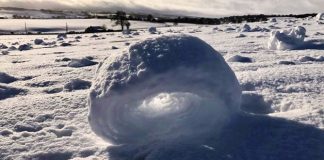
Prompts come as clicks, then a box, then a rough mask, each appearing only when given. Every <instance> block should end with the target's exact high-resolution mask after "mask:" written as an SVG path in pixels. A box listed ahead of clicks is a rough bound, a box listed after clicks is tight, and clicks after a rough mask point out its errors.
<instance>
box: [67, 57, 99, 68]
mask: <svg viewBox="0 0 324 160" xmlns="http://www.w3.org/2000/svg"><path fill="white" fill-rule="evenodd" d="M96 64H98V63H97V62H94V61H91V60H90V59H88V58H82V59H72V60H71V62H69V63H68V66H69V67H73V68H80V67H86V66H93V65H96Z"/></svg>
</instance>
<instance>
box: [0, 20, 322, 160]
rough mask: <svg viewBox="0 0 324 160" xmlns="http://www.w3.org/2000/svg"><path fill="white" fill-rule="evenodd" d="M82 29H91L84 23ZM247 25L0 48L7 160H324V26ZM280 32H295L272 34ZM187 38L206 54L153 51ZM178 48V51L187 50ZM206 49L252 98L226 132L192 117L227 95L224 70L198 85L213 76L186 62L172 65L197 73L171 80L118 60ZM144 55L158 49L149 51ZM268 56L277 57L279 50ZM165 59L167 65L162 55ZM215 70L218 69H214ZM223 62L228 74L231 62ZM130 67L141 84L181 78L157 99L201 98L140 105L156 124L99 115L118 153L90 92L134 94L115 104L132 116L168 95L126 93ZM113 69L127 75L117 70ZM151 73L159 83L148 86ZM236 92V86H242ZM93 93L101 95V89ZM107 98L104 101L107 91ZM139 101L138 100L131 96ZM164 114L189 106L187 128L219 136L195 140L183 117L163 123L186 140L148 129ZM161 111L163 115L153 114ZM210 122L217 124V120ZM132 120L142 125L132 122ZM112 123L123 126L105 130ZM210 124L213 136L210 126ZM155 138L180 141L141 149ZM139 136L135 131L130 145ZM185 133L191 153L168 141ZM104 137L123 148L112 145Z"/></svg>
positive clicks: (26, 41)
mask: <svg viewBox="0 0 324 160" xmlns="http://www.w3.org/2000/svg"><path fill="white" fill-rule="evenodd" d="M79 23H82V20H80V22H79ZM247 25H249V26H247ZM247 25H244V24H225V25H219V26H205V25H185V26H182V25H181V24H180V25H179V26H174V27H164V26H156V27H157V31H156V32H154V33H151V32H149V28H150V27H151V26H154V25H153V24H149V23H146V24H145V25H144V27H145V28H146V29H142V30H138V31H137V32H133V33H131V34H127V35H124V34H121V33H108V34H107V33H101V34H95V35H93V34H83V35H67V38H65V35H61V36H59V37H57V36H54V35H29V36H17V35H13V36H0V53H1V54H0V115H1V119H0V159H4V160H11V159H39V160H51V159H55V160H57V159H59V160H68V159H75V160H77V159H78V160H79V159H87V160H90V159H112V160H117V159H125V160H126V159H145V160H157V159H177V160H178V159H179V160H180V159H181V160H188V159H195V160H196V159H205V160H206V159H228V160H231V159H234V160H248V159H265V160H272V159H276V160H277V159H285V160H288V159H294V160H309V159H312V160H321V159H323V157H324V143H323V142H324V130H323V129H324V106H323V104H324V70H323V68H324V58H323V56H324V25H323V23H322V22H320V21H316V20H315V19H291V18H281V19H277V20H276V21H269V22H263V23H248V24H247ZM297 26H302V27H303V28H305V30H306V34H305V35H304V36H305V37H303V38H304V39H303V40H301V41H298V43H294V42H295V41H294V39H296V38H298V37H300V36H303V34H302V33H301V32H297V31H296V29H295V30H294V28H295V27H297ZM280 30H285V31H281V32H277V33H275V32H271V31H280ZM181 34H186V35H190V37H191V36H193V37H198V38H199V39H201V40H202V42H200V40H195V41H194V42H195V43H193V44H191V45H192V46H191V45H187V42H184V41H182V40H180V41H179V45H180V46H181V43H184V44H186V45H184V46H187V48H190V49H189V50H185V49H186V47H185V48H184V49H183V50H182V49H178V50H177V49H172V47H171V49H170V48H169V47H170V46H172V45H171V44H169V43H165V44H164V42H163V43H161V45H160V43H155V42H154V39H153V40H152V38H158V40H157V42H159V37H161V36H171V37H172V36H175V35H176V36H179V35H180V37H181ZM147 39H150V40H147ZM180 39H181V38H180ZM193 39H196V38H193ZM145 40H147V41H145ZM184 40H186V38H184ZM146 42H147V43H146ZM174 42H175V43H176V41H174ZM188 43H189V42H188ZM204 43H206V45H210V46H211V47H212V49H213V50H215V54H216V53H217V52H218V53H220V54H219V56H220V55H222V56H223V57H224V59H225V60H226V61H227V63H228V65H229V66H230V67H231V69H232V70H233V71H234V73H235V75H236V78H237V80H238V81H239V83H240V86H241V88H242V98H241V110H242V111H240V112H238V113H236V112H235V113H233V114H231V115H230V116H227V114H225V112H224V113H223V112H220V111H217V112H220V113H223V114H222V116H226V117H227V120H226V123H220V124H221V126H217V125H216V124H213V123H204V122H208V121H207V120H202V119H204V118H207V119H208V120H209V119H211V120H214V119H213V118H212V117H213V115H217V114H214V113H210V114H207V113H208V112H206V110H207V109H205V110H199V108H198V109H197V108H195V107H192V108H190V105H189V109H187V108H186V107H188V104H197V103H198V104H199V103H200V102H201V101H200V100H201V99H200V98H198V100H199V101H197V102H196V101H195V97H196V95H199V96H201V95H205V96H206V95H213V94H211V93H214V92H209V91H211V90H212V89H213V88H212V87H213V86H214V85H215V84H217V85H220V86H221V84H220V83H215V84H214V82H217V80H219V77H217V76H218V74H216V75H217V76H216V75H213V74H214V73H218V72H216V71H217V68H218V67H219V66H218V65H215V66H216V69H215V72H212V71H213V69H210V70H211V71H210V73H213V74H206V75H205V74H202V75H199V74H198V76H197V77H196V79H195V78H192V77H191V76H195V75H197V73H201V72H198V71H197V70H194V69H193V70H192V71H190V69H188V68H187V67H188V66H189V68H190V65H189V64H187V62H191V61H190V58H185V59H184V60H181V57H177V56H175V59H177V58H178V60H179V61H180V62H179V61H171V62H170V64H172V65H174V64H176V65H180V66H181V65H184V68H185V69H186V70H185V71H186V72H182V73H180V72H176V70H172V67H171V69H170V66H169V68H168V67H167V68H163V67H162V69H161V68H159V67H161V66H160V65H161V64H159V63H160V61H159V60H156V59H155V58H150V57H149V56H148V57H145V56H144V58H143V56H142V58H143V59H144V60H143V61H144V62H146V67H145V66H144V68H141V66H142V65H139V66H140V67H139V68H137V69H132V68H131V67H130V68H127V66H128V65H129V63H130V62H132V63H131V64H132V65H133V63H135V64H137V63H138V62H141V61H140V60H138V59H134V61H133V60H132V61H130V62H128V61H125V63H122V64H123V65H118V63H119V62H123V61H122V60H118V58H117V60H115V59H114V60H113V61H112V60H111V59H112V58H116V57H120V56H121V55H122V54H126V55H127V54H128V53H131V52H129V51H130V50H129V48H133V49H134V48H135V49H137V51H134V53H135V52H136V53H137V52H140V51H143V53H149V54H150V53H160V52H161V53H163V54H162V55H161V57H162V58H163V56H164V54H168V53H173V51H175V50H176V51H177V52H183V51H186V52H184V53H187V52H188V53H191V52H190V51H192V53H194V51H195V49H198V50H202V48H204V47H201V46H205V44H204ZM141 44H147V45H144V46H141ZM189 44H190V43H189ZM268 44H271V46H275V47H270V48H268ZM282 44H289V46H291V45H297V44H298V45H297V46H294V47H293V49H294V50H284V49H291V48H285V47H277V46H287V45H282ZM146 46H147V47H150V46H151V47H152V46H153V48H146ZM197 46H198V47H197ZM199 46H200V47H199ZM154 47H155V48H154ZM207 48H208V47H207ZM19 50H22V51H19ZM138 50H139V51H138ZM169 51H170V52H169ZM171 51H172V52H171ZM208 51H210V50H208ZM141 53H142V52H140V53H139V54H141ZM204 53H205V52H203V51H202V53H201V54H202V55H204ZM208 53H209V52H208ZM179 55H181V54H179ZM156 56H158V57H159V55H156ZM107 57H108V59H107ZM121 57H122V56H121ZM137 58H139V57H137ZM152 59H153V60H152ZM154 59H155V60H154ZM137 60H138V61H137ZM186 60H188V61H186ZM200 60H201V59H197V61H194V60H192V62H195V63H196V62H197V64H198V62H199V65H198V66H199V67H198V69H199V68H206V67H207V68H208V67H210V66H213V65H212V64H207V63H206V64H203V62H201V61H200ZM203 60H206V59H203ZM209 60H210V61H212V60H213V59H209ZM206 61H207V60H206ZM223 61H224V60H223ZM102 62H103V63H102ZM112 62H116V63H112ZM153 62H154V63H153ZM215 62H216V61H215ZM217 62H219V63H222V61H217ZM200 63H202V66H200ZM148 64H149V65H148ZM155 64H156V66H155ZM132 65H129V66H132ZM224 65H225V64H224ZM98 66H101V67H100V69H99V70H97V68H98ZM118 66H119V67H120V68H123V69H126V71H127V72H128V71H129V72H131V71H132V72H133V71H134V72H135V71H138V72H141V73H138V75H140V77H142V76H143V77H144V79H145V78H146V77H150V76H151V77H152V73H153V72H152V73H151V72H146V71H141V69H148V70H149V71H152V70H153V71H154V70H155V69H156V70H159V69H161V70H163V71H164V69H166V70H171V71H173V72H174V73H173V76H170V75H168V76H166V75H164V74H162V76H160V75H159V74H158V75H157V77H159V78H158V79H159V82H161V83H162V82H163V83H165V84H164V86H163V84H159V83H155V82H154V81H147V83H149V84H150V85H151V87H152V88H155V89H156V90H158V89H161V88H166V89H168V88H169V89H172V88H177V87H172V86H173V85H174V84H177V85H183V86H188V88H189V89H187V88H181V87H179V88H177V89H178V90H186V91H187V92H190V93H189V94H187V93H185V94H178V93H171V94H162V95H161V94H160V95H157V96H154V95H152V97H148V98H147V99H146V100H147V101H146V102H148V103H144V102H143V104H147V105H145V106H141V105H139V106H140V107H139V111H141V112H140V114H142V115H144V118H143V117H138V115H136V114H135V115H136V116H134V115H133V113H132V112H130V111H129V110H127V107H126V109H124V110H126V111H129V112H126V116H125V114H124V115H123V116H121V117H119V116H118V115H114V114H113V113H114V112H109V111H107V110H105V109H103V112H98V110H96V112H98V113H95V114H92V115H91V114H90V115H91V119H95V120H96V122H95V123H94V124H91V126H92V127H94V126H95V127H101V128H100V129H98V128H97V130H96V129H95V131H96V133H97V134H98V132H105V133H107V135H108V134H110V133H113V132H114V133H115V132H116V131H118V132H116V133H118V134H115V135H114V136H113V137H114V138H117V140H116V139H115V140H114V141H112V142H118V143H116V144H119V142H122V143H123V144H125V145H121V146H114V144H110V143H108V142H105V141H104V140H103V139H101V138H99V137H98V136H97V135H96V134H95V133H94V132H93V131H92V130H91V128H90V124H89V123H88V111H89V105H90V104H89V102H88V99H89V97H90V96H89V94H90V90H91V91H95V93H96V96H98V97H100V98H102V97H103V99H105V98H111V97H109V96H111V95H112V93H111V92H108V91H110V90H109V89H110V88H109V86H110V85H106V84H114V87H116V88H117V89H116V88H113V90H116V91H118V92H125V94H123V95H124V96H125V97H119V98H118V97H117V98H115V99H113V101H112V102H113V104H117V105H118V106H122V107H125V106H123V105H122V104H123V103H124V102H125V104H128V103H127V102H131V103H132V104H133V100H134V99H135V100H137V99H136V98H134V97H133V95H134V94H137V93H138V94H137V95H141V94H140V93H145V94H148V93H151V92H152V93H157V92H156V90H153V91H152V90H150V87H148V88H139V87H138V86H142V85H143V84H147V83H146V82H145V83H143V84H141V83H140V82H141V81H135V82H134V84H132V83H131V82H127V83H126V82H125V83H122V82H123V81H118V83H117V81H116V82H114V81H113V80H121V79H122V78H123V77H125V74H121V73H122V72H119V70H118V68H119V67H118ZM220 66H223V65H220ZM155 67H156V68H155ZM112 68H115V69H116V68H117V70H113V69H112ZM225 68H226V67H225ZM127 69H129V70H127ZM159 71H160V70H159ZM136 73H137V72H136ZM145 73H148V75H147V74H145ZM177 73H178V74H177ZM191 73H192V75H191ZM206 73H209V72H206ZM109 75H111V77H109ZM171 75H172V74H171ZM211 75H212V77H214V78H215V81H213V80H212V78H211ZM219 76H220V77H222V76H225V77H223V78H224V79H226V80H228V79H227V78H228V77H227V78H226V76H227V74H225V73H220V72H219ZM126 77H127V76H126ZM153 77H154V74H153ZM177 77H186V78H185V79H183V83H181V79H177ZM191 78H192V79H191ZM229 79H231V78H229ZM168 80H171V81H170V82H169V81H168ZM175 81H176V82H175ZM108 82H109V83H108ZM119 82H120V84H125V86H126V87H129V86H131V87H133V88H134V87H135V89H137V90H138V91H134V90H131V89H129V90H119V89H118V87H123V86H119V85H117V84H119ZM189 82H192V83H193V85H192V86H190V85H188V84H189ZM205 82H206V83H205ZM207 83H210V84H213V86H210V87H211V88H208V87H206V84H207ZM115 84H116V85H115ZM126 84H127V85H126ZM136 84H138V86H136ZM225 84H226V85H227V83H225V82H224V86H223V87H220V88H222V89H221V90H215V92H216V93H215V95H220V96H219V98H220V99H221V101H225V102H224V103H226V104H227V103H230V102H231V99H228V98H229V97H231V96H228V95H229V92H228V93H227V92H223V91H226V89H224V88H226V87H225V86H226V85H225ZM229 84H233V85H234V84H235V83H229ZM91 85H93V86H92V88H91ZM217 85H216V86H217ZM175 86H176V85H175ZM199 86H201V88H200V89H201V90H199ZM207 86H208V85H207ZM96 87H97V88H99V89H98V90H95V89H96ZM131 87H130V88H131ZM136 87H137V88H136ZM90 88H91V89H90ZM216 88H217V87H216ZM234 90H235V89H234ZM205 91H206V92H205ZM127 92H129V93H128V94H126V93H127ZM91 96H93V97H91V98H90V99H91V103H93V102H94V101H96V98H95V97H96V96H94V95H93V94H92V95H91ZM98 97H97V98H98ZM211 97H212V96H211ZM226 97H227V98H226ZM234 97H235V96H234ZM119 99H120V101H119ZM138 99H140V98H138ZM144 99H145V98H144ZM174 99H176V101H174ZM216 99H217V98H216ZM103 101H105V100H103ZM153 102H154V103H153ZM203 102H207V101H203ZM234 102H236V101H235V100H234V101H233V104H234ZM98 103H99V102H98ZM105 103H109V102H105ZM105 103H104V104H105ZM99 104H100V103H99ZM113 104H111V105H113ZM157 104H158V106H162V107H166V108H168V107H170V106H171V105H170V104H176V105H177V106H178V107H179V104H181V105H180V106H184V108H180V109H179V108H178V109H179V110H180V112H181V113H184V114H185V115H186V116H184V117H185V118H187V119H186V120H188V121H190V120H192V119H191V117H192V118H193V119H195V118H197V117H198V118H197V120H196V121H193V122H197V121H198V120H199V121H198V122H203V123H198V124H200V125H201V126H199V127H196V128H197V129H204V131H206V127H208V128H210V130H209V129H208V130H207V131H208V132H207V133H208V134H196V131H194V128H190V124H189V122H188V121H180V120H179V119H181V116H179V115H177V114H178V112H174V113H173V110H171V111H170V110H168V109H167V110H166V111H168V112H164V110H162V111H163V112H161V113H162V114H163V115H165V114H164V113H167V114H169V113H171V112H172V113H171V114H173V117H176V118H173V119H172V121H171V122H172V124H173V123H177V121H180V122H179V124H180V125H179V127H180V128H181V127H182V129H184V130H181V129H179V128H177V129H174V128H168V125H166V124H167V122H169V121H168V120H165V119H162V120H161V121H154V122H156V123H157V124H159V122H162V123H160V124H161V125H162V127H159V126H154V124H152V123H149V122H147V123H144V122H145V116H153V117H154V115H159V114H160V111H161V110H160V109H165V108H154V106H156V105H157ZM161 104H162V105H161ZM212 104H213V103H212ZM152 105H153V109H154V110H151V109H152ZM101 106H103V107H105V106H106V105H95V106H92V107H96V108H100V107H101ZM143 107H144V108H143ZM101 109H102V108H101ZM195 109H197V110H198V111H199V112H198V115H200V116H197V114H196V113H195V112H194V111H195ZM116 110H117V111H118V108H115V109H114V111H116ZM99 111H100V110H99ZM153 111H154V112H153ZM169 111H170V112H169ZM176 111H178V110H176ZM210 111H214V112H215V110H210ZM100 113H101V114H100ZM104 113H107V114H111V116H116V117H104V116H103V115H102V114H104ZM116 113H119V112H116ZM123 113H124V112H123ZM186 113H187V114H186ZM199 113H201V114H199ZM187 115H190V116H187ZM202 115H205V116H202ZM127 116H133V117H131V118H130V119H128V118H129V117H127ZM140 116H141V115H140ZM179 117H180V118H179ZM188 117H189V118H188ZM151 118H152V117H151ZM160 118H161V117H160ZM162 118H163V116H162ZM164 118H165V117H164ZM148 119H149V120H151V119H150V118H148ZM106 120H111V121H112V122H110V123H108V122H105V121H106ZM154 120H156V119H154ZM200 120H201V121H200ZM113 122H115V123H113ZM215 122H217V121H215ZM222 122H223V121H222ZM224 122H225V121H224ZM132 123H134V124H137V125H139V126H137V127H142V128H141V129H143V130H141V132H139V131H138V130H136V128H135V129H134V128H133V129H132V127H133V126H134V125H130V124H132ZM138 123H143V124H146V125H145V126H140V125H141V124H138ZM204 124H206V125H205V126H204ZM118 125H121V126H118ZM170 125H171V124H170ZM213 125H215V128H217V129H219V130H217V132H216V131H215V134H214V133H211V132H212V131H214V130H213V129H215V128H214V127H210V126H213ZM115 126H118V127H117V128H118V130H111V129H116V128H115ZM151 126H153V128H155V129H158V130H159V131H163V132H164V133H166V134H168V135H170V136H168V135H165V136H161V135H160V134H158V133H156V132H153V133H156V134H155V135H157V138H156V137H153V138H152V137H151V138H149V139H150V140H151V141H146V140H145V139H139V141H141V142H140V143H138V142H137V140H134V137H136V136H138V137H142V138H143V137H144V138H147V136H143V135H136V134H138V133H145V134H150V133H151V132H148V130H149V128H150V127H151ZM105 127H106V128H105ZM107 128H109V129H107ZM128 129H129V130H130V131H131V132H130V133H129V132H128ZM137 129H138V128H137ZM173 129H174V131H176V132H175V133H172V130H173ZM99 130H100V131H99ZM185 130H188V131H190V132H191V131H192V133H194V134H191V135H190V134H189V135H190V136H189V137H190V138H189V139H186V141H182V140H181V141H180V140H179V138H175V139H172V140H171V141H168V138H169V137H172V134H177V133H181V134H183V135H186V134H185ZM179 131H181V132H179ZM197 132H199V131H197ZM128 133H129V134H128ZM204 133H206V132H204ZM99 134H100V133H99ZM101 136H102V135H101ZM130 136H134V137H130ZM192 136H194V137H192ZM102 137H105V138H106V139H110V140H111V139H113V138H111V137H109V136H102ZM107 137H109V138H107ZM120 137H122V138H123V137H124V138H125V137H126V138H128V139H132V138H133V139H132V143H130V141H125V139H121V140H120V141H119V140H118V138H120ZM178 137H181V135H180V136H179V135H178ZM159 138H160V139H162V142H161V141H159V140H157V139H159ZM180 139H181V138H180ZM135 141H136V143H135Z"/></svg>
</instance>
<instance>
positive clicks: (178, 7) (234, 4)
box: [0, 0, 324, 17]
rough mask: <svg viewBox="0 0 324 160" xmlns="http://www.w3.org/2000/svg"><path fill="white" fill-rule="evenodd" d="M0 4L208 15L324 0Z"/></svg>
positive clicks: (24, 0)
mask: <svg viewBox="0 0 324 160" xmlns="http://www.w3.org/2000/svg"><path fill="white" fill-rule="evenodd" d="M0 6H1V7H5V6H10V7H22V8H33V9H42V8H44V9H80V10H100V11H105V10H107V11H109V10H124V11H127V12H145V13H155V14H174V15H188V16H207V17H217V16H229V15H244V14H299V13H317V12H324V7H323V6H324V0H0Z"/></svg>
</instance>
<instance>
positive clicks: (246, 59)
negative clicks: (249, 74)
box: [227, 55, 253, 63]
mask: <svg viewBox="0 0 324 160" xmlns="http://www.w3.org/2000/svg"><path fill="white" fill-rule="evenodd" d="M227 61H228V62H241V63H252V62H253V60H252V58H250V57H243V56H240V55H235V56H233V57H231V58H229V59H228V60H227Z"/></svg>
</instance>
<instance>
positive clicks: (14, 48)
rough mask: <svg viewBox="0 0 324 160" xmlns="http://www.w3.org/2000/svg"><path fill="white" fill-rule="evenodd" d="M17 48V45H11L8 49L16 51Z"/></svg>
mask: <svg viewBox="0 0 324 160" xmlns="http://www.w3.org/2000/svg"><path fill="white" fill-rule="evenodd" d="M15 50H17V47H15V46H11V47H9V48H8V51H15Z"/></svg>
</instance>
